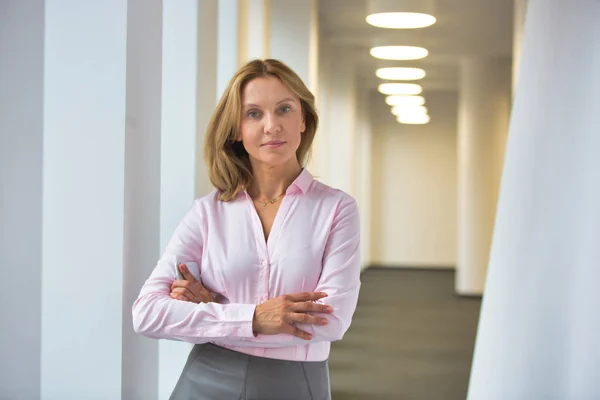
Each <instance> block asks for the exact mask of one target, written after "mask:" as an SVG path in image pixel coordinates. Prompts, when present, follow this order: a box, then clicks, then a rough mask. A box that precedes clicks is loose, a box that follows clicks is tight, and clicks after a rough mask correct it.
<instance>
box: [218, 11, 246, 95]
mask: <svg viewBox="0 0 600 400" xmlns="http://www.w3.org/2000/svg"><path fill="white" fill-rule="evenodd" d="M218 3H219V7H218V16H217V18H218V33H217V43H218V52H217V100H218V99H220V98H221V96H222V95H223V92H225V88H226V87H227V85H228V84H229V81H230V80H231V78H232V77H233V75H234V74H235V72H236V71H237V69H238V68H239V64H240V41H239V39H240V38H239V36H240V35H239V29H240V19H239V15H240V14H239V12H240V5H239V3H238V0H219V1H218Z"/></svg>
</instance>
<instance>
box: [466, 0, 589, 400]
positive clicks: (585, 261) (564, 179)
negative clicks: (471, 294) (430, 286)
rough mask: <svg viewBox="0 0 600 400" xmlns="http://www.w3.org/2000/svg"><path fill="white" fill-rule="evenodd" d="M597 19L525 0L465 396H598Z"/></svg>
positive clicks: (570, 7)
mask: <svg viewBox="0 0 600 400" xmlns="http://www.w3.org/2000/svg"><path fill="white" fill-rule="evenodd" d="M599 15H600V2H598V1H595V0H581V1H577V2H566V1H558V0H552V1H548V0H531V1H530V2H529V8H528V10H527V21H526V24H525V33H524V42H523V53H522V54H523V55H522V59H521V68H520V76H519V82H518V88H517V91H518V96H516V97H515V100H514V106H513V113H512V119H511V126H510V139H509V141H508V146H507V153H506V155H507V157H506V167H505V170H504V176H503V179H502V189H501V195H500V202H499V204H498V217H497V223H496V228H495V232H494V242H493V247H492V252H491V257H490V266H489V274H488V280H487V286H486V294H485V297H484V300H483V305H482V310H481V318H480V322H479V330H478V336H477V343H476V346H475V356H474V359H473V367H472V368H473V369H472V373H471V381H470V386H469V396H468V398H469V399H470V400H480V399H486V400H487V399H511V400H529V399H597V398H600V380H599V379H598V371H600V346H598V332H599V331H600V313H599V312H598V310H599V309H600V296H599V295H598V293H600V246H599V238H600V186H599V185H598V182H600V157H598V154H599V153H598V149H600V135H598V125H599V123H600V117H599V114H598V110H600V98H599V97H598V93H599V92H600V77H599V75H598V60H599V57H600V41H598V40H597V38H598V37H600V24H598V16H599ZM574 44H576V45H574Z"/></svg>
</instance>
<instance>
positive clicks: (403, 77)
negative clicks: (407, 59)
mask: <svg viewBox="0 0 600 400" xmlns="http://www.w3.org/2000/svg"><path fill="white" fill-rule="evenodd" d="M375 75H377V77H378V78H381V79H387V80H391V81H393V80H398V81H416V80H418V79H423V78H424V77H425V71H424V70H422V69H421V68H407V67H392V68H379V69H378V70H377V71H375Z"/></svg>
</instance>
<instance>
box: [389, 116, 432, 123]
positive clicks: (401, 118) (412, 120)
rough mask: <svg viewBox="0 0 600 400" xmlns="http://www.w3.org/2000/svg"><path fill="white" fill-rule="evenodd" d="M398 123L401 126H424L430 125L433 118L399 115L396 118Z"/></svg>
mask: <svg viewBox="0 0 600 400" xmlns="http://www.w3.org/2000/svg"><path fill="white" fill-rule="evenodd" d="M396 121H398V122H399V123H401V124H410V125H424V124H427V123H429V121H431V118H430V117H429V115H427V114H421V115H408V116H407V115H399V116H398V117H397V118H396Z"/></svg>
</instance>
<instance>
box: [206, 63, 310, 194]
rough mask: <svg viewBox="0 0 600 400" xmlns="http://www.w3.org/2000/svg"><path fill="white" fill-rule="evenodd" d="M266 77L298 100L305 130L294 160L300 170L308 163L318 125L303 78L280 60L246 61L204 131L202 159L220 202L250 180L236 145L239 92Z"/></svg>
mask: <svg viewBox="0 0 600 400" xmlns="http://www.w3.org/2000/svg"><path fill="white" fill-rule="evenodd" d="M269 76H273V77H276V78H278V79H279V80H280V81H281V82H282V83H283V84H284V85H286V86H287V87H288V88H289V89H290V90H291V91H292V92H293V93H294V94H295V95H296V96H297V97H298V98H299V99H300V104H301V106H302V114H303V117H304V122H305V124H306V130H305V131H304V133H302V138H301V141H300V146H299V147H298V150H297V151H296V158H297V159H298V162H299V163H300V165H301V166H303V167H304V166H305V165H306V162H307V161H308V158H309V156H310V151H311V147H312V142H313V139H314V137H315V133H316V131H317V125H318V124H319V117H318V115H317V111H316V108H315V96H314V95H313V94H312V93H311V92H310V90H309V89H308V88H307V87H306V85H305V84H304V82H302V79H300V77H299V76H298V75H297V74H296V73H295V72H294V71H292V69H291V68H290V67H288V66H287V65H285V64H284V63H282V62H281V61H278V60H273V59H266V60H252V61H249V62H248V63H246V64H245V65H244V66H242V67H241V68H240V69H239V70H238V71H237V73H236V74H235V75H234V76H233V78H232V79H231V81H230V82H229V85H227V89H225V92H224V93H223V96H222V97H221V99H220V100H219V104H218V105H217V108H216V110H215V112H214V114H213V115H212V118H211V119H210V122H209V124H208V127H207V130H206V135H205V142H204V157H205V159H206V163H207V165H208V173H209V177H210V181H211V183H212V184H213V186H214V187H215V188H216V189H217V190H218V191H219V192H220V194H219V200H222V201H230V200H233V199H234V198H235V197H236V196H237V195H238V193H239V192H240V191H241V190H243V189H244V188H246V187H248V185H249V184H250V181H251V180H252V168H251V167H250V160H249V158H248V153H247V152H246V150H245V149H244V147H243V145H242V144H241V143H239V142H238V143H236V138H237V137H238V133H239V131H240V121H241V114H242V92H243V90H244V88H245V87H246V85H247V84H248V82H250V81H251V80H253V79H255V78H259V77H269Z"/></svg>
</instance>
